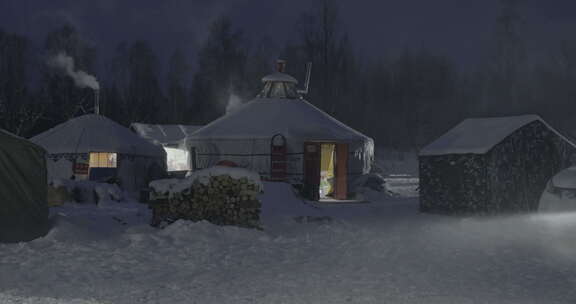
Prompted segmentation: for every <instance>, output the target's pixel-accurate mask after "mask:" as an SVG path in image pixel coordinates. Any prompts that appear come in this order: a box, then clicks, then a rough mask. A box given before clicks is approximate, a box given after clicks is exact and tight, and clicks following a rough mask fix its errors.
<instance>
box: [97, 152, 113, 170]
mask: <svg viewBox="0 0 576 304" xmlns="http://www.w3.org/2000/svg"><path fill="white" fill-rule="evenodd" d="M116 160H117V155H116V153H108V152H90V168H116V165H117V162H116Z"/></svg>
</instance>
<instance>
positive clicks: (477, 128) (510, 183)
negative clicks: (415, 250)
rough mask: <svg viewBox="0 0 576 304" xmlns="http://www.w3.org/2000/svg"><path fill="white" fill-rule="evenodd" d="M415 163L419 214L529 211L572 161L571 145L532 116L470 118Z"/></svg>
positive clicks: (574, 153)
mask: <svg viewBox="0 0 576 304" xmlns="http://www.w3.org/2000/svg"><path fill="white" fill-rule="evenodd" d="M419 161H420V210H421V211H422V212H431V213H448V214H501V213H513V212H530V211H536V210H538V209H539V201H540V197H541V195H542V193H543V192H544V190H545V189H546V185H547V183H548V181H549V180H550V179H551V178H552V177H553V176H554V175H555V174H557V173H558V172H560V171H562V170H563V169H565V168H568V167H570V166H572V165H574V164H575V163H576V145H574V143H572V142H571V141H570V140H569V139H567V138H566V137H564V136H563V135H561V134H560V133H559V132H558V131H556V130H555V129H554V128H552V127H551V126H550V125H549V124H548V123H546V122H545V121H544V120H542V119H541V118H540V117H539V116H537V115H522V116H509V117H488V118H470V119H465V120H464V121H462V122H461V123H459V124H458V125H456V126H455V127H454V128H452V129H451V130H449V131H448V132H447V133H445V134H444V135H442V136H441V137H440V138H438V139H437V140H435V141H434V142H432V143H431V144H429V145H428V146H426V147H425V148H423V149H422V150H421V151H420V155H419Z"/></svg>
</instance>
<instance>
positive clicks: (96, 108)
mask: <svg viewBox="0 0 576 304" xmlns="http://www.w3.org/2000/svg"><path fill="white" fill-rule="evenodd" d="M94 114H96V115H100V90H94Z"/></svg>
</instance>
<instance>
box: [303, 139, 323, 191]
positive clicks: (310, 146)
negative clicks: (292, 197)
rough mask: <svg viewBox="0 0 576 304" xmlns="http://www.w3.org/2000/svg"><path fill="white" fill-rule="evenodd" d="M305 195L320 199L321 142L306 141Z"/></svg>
mask: <svg viewBox="0 0 576 304" xmlns="http://www.w3.org/2000/svg"><path fill="white" fill-rule="evenodd" d="M303 192H304V196H305V197H306V198H307V199H309V200H313V201H318V200H319V199H320V144H319V143H314V142H305V143H304V189H303Z"/></svg>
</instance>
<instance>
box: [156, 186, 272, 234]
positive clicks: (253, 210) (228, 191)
mask: <svg viewBox="0 0 576 304" xmlns="http://www.w3.org/2000/svg"><path fill="white" fill-rule="evenodd" d="M182 185H185V186H184V187H181V186H180V187H172V188H174V189H178V190H173V191H172V192H171V193H156V192H154V190H153V193H152V198H154V199H155V200H163V201H166V199H167V204H168V206H167V208H168V215H167V217H168V218H170V220H177V219H185V220H192V221H201V220H207V221H209V222H211V223H213V224H216V225H236V226H241V227H250V228H259V227H260V223H259V222H260V201H259V200H258V197H257V195H258V193H259V192H260V191H262V189H260V186H259V185H257V184H256V183H254V182H251V181H250V180H249V179H248V178H246V177H241V178H238V179H235V178H232V177H231V176H230V175H218V176H210V177H209V178H208V180H207V181H206V180H205V181H204V182H201V181H200V180H194V181H193V182H192V183H189V182H188V183H185V182H183V184H182Z"/></svg>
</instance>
